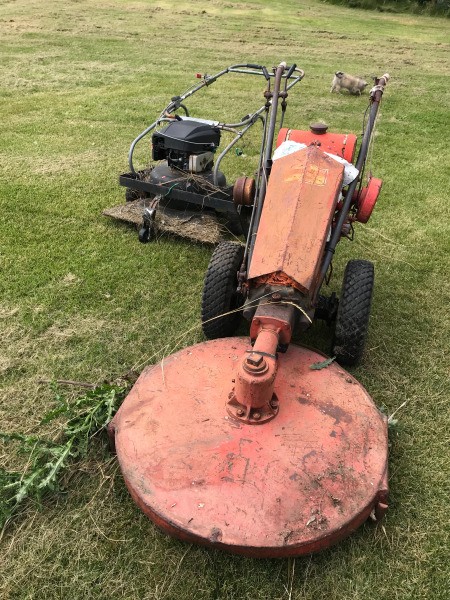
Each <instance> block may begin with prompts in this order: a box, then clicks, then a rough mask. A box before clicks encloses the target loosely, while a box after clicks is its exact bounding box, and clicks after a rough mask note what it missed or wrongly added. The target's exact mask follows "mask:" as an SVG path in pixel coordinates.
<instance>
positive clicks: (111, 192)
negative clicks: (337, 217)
mask: <svg viewBox="0 0 450 600" xmlns="http://www.w3.org/2000/svg"><path fill="white" fill-rule="evenodd" d="M449 36H450V26H449V24H448V22H447V21H446V20H444V19H437V18H431V17H419V16H414V15H392V14H386V13H371V12H368V11H357V10H350V9H346V8H341V7H338V6H332V5H325V4H322V3H319V2H315V1H314V0H306V1H305V2H297V1H295V0H284V1H283V2H275V1H271V2H269V1H268V0H266V1H264V0H259V1H256V0H255V1H253V2H233V1H228V0H210V1H209V2H207V1H206V0H198V1H196V2H178V3H169V2H166V1H161V2H159V1H156V2H150V1H141V2H138V1H136V2H131V1H127V0H116V1H113V0H109V1H99V2H98V1H95V2H94V0H80V1H75V0H73V1H67V2H64V3H63V2H57V1H56V0H49V1H47V2H45V3H43V2H37V0H17V1H15V2H13V1H12V0H11V1H7V0H4V1H3V2H1V3H0V52H1V54H2V61H1V62H0V75H1V80H2V87H1V90H0V96H1V114H2V117H3V119H2V131H1V136H0V164H1V165H2V168H1V172H0V185H1V197H0V210H1V215H2V218H1V244H0V273H1V277H0V291H1V295H0V377H1V382H2V385H1V391H0V423H1V429H2V430H4V431H21V432H24V433H27V434H35V433H39V431H40V426H39V422H40V420H41V418H42V416H43V415H44V414H45V412H46V411H47V410H48V409H49V407H50V406H51V402H52V392H51V390H50V389H49V387H48V386H45V385H42V384H38V383H37V382H38V380H39V379H49V378H54V379H59V378H62V379H77V380H85V381H91V382H99V381H102V380H104V379H112V378H114V377H115V376H118V375H121V374H123V373H124V372H126V371H127V370H128V369H129V368H131V367H133V366H136V365H139V366H142V365H143V364H145V363H146V362H148V361H149V360H150V361H154V360H156V359H157V358H160V357H161V356H162V355H163V354H164V349H165V348H166V346H167V345H169V348H174V347H175V346H176V342H177V338H178V336H179V335H180V334H181V333H183V332H185V331H186V330H188V329H189V328H191V327H193V326H194V325H195V324H197V323H198V322H199V304H200V295H201V289H202V280H203V275H204V271H205V269H206V266H207V263H208V260H209V256H210V249H208V248H207V247H200V246H195V245H193V244H189V243H187V242H184V241H180V240H175V239H169V238H164V237H162V238H160V239H159V240H158V241H157V242H156V243H154V244H151V245H146V246H143V245H140V244H138V242H137V236H136V233H135V232H134V231H133V230H132V229H130V228H128V227H126V226H123V225H120V224H116V223H114V222H111V221H109V220H107V219H105V218H104V217H102V216H101V211H102V209H103V208H106V207H108V206H112V205H114V204H117V203H119V202H120V201H121V200H122V198H123V191H122V190H121V189H119V187H118V185H117V175H118V174H119V173H120V172H123V171H125V170H126V169H127V164H126V154H127V151H128V147H129V144H130V142H131V140H132V139H133V137H134V136H135V135H136V134H137V133H139V132H140V131H141V130H142V129H143V128H144V127H145V126H146V125H147V124H148V123H149V122H151V121H152V120H153V119H154V117H155V116H156V114H157V113H158V112H159V110H160V109H161V108H162V106H163V105H164V104H165V102H166V101H167V100H168V99H169V98H170V96H171V95H173V94H175V93H179V92H181V91H183V90H184V89H185V88H186V87H188V85H190V84H191V83H192V82H193V81H194V74H195V73H196V72H197V71H201V72H209V73H212V72H215V71H216V70H219V69H220V68H222V67H223V66H226V65H228V64H232V63H234V62H240V61H247V60H249V61H251V62H256V61H257V62H261V63H262V64H267V65H269V66H271V65H273V64H277V63H278V62H279V61H280V60H283V59H284V60H286V61H288V62H292V61H295V62H297V63H298V64H299V65H300V66H301V67H302V68H304V69H305V71H306V74H307V75H306V77H305V80H304V82H302V83H301V84H300V85H299V86H298V87H297V88H296V89H295V90H294V91H293V92H292V93H291V95H290V97H289V105H288V113H287V116H286V125H288V126H293V127H298V128H302V127H303V128H304V127H306V126H307V125H308V123H309V122H311V121H314V120H318V119H324V120H326V121H327V122H328V123H329V124H330V126H331V129H332V130H335V131H340V130H342V131H346V130H348V131H353V132H356V133H359V132H360V130H361V121H362V114H363V112H364V109H365V106H366V102H367V101H366V98H367V96H366V97H362V98H357V97H349V96H347V95H340V96H338V95H333V96H331V95H330V94H329V88H330V84H331V79H332V75H333V73H334V71H336V70H338V69H342V70H345V71H348V72H350V73H354V74H360V75H362V76H365V77H369V76H370V75H371V74H382V73H383V72H385V71H389V72H390V74H391V76H392V80H391V82H390V83H389V85H388V88H387V91H386V94H385V99H384V103H383V105H382V108H381V114H380V119H379V122H378V132H377V137H376V144H375V148H374V156H373V164H372V169H373V172H374V174H375V175H376V176H378V177H381V178H383V180H384V187H383V194H382V198H381V199H380V201H379V203H378V205H377V209H376V211H375V213H374V215H373V217H372V219H371V221H370V222H369V224H368V225H367V226H360V227H358V230H357V235H356V239H355V242H354V244H349V243H347V242H343V243H342V244H341V246H340V247H339V251H338V253H337V256H336V260H335V265H334V267H335V268H334V271H335V278H334V280H333V283H332V289H336V290H338V289H339V285H340V280H341V277H342V273H343V270H344V267H345V263H346V261H347V260H348V259H349V258H351V257H354V258H366V259H370V260H373V261H374V263H375V266H376V277H377V279H376V294H375V298H374V305H373V318H372V320H371V328H370V337H369V344H368V352H367V357H366V360H365V362H364V363H363V365H361V366H360V367H359V368H358V369H355V370H354V374H355V376H356V377H357V378H358V379H359V380H360V381H361V382H362V383H363V384H364V385H365V386H366V387H367V389H368V390H369V392H370V393H371V395H372V396H373V398H374V400H375V402H376V403H377V404H378V405H380V406H384V407H385V409H386V410H387V411H388V412H389V413H392V412H393V411H394V410H395V409H396V408H397V407H398V406H400V405H401V404H402V403H403V402H405V401H407V404H406V405H405V406H404V408H402V410H400V411H399V413H398V414H397V417H398V419H399V422H400V423H399V428H398V430H397V431H396V433H395V435H394V436H393V437H392V444H391V449H390V486H391V504H390V509H389V512H388V515H387V517H386V519H385V521H384V523H383V526H382V527H379V528H377V529H375V528H373V527H371V526H369V525H367V526H364V527H363V528H361V529H360V530H359V531H358V532H356V533H355V534H354V535H353V536H351V537H350V538H349V539H348V540H346V541H344V542H343V543H341V544H339V545H338V546H336V547H334V548H332V549H330V550H328V551H326V552H323V553H322V554H319V555H315V556H312V557H308V558H302V559H297V560H295V561H293V560H290V561H288V560H263V561H260V560H251V559H244V558H240V557H235V556H230V555H227V554H223V553H219V552H215V551H210V550H206V549H203V548H199V547H196V546H189V545H186V544H183V543H181V542H178V541H174V540H172V539H170V538H168V537H166V536H165V535H164V534H162V533H160V532H159V531H158V530H156V528H155V527H154V526H153V525H152V524H151V523H150V522H149V521H148V520H147V519H146V518H145V517H143V516H142V515H141V514H140V512H139V511H138V509H137V508H136V507H135V506H134V504H133V503H132V501H131V499H130V498H129V496H128V494H127V492H126V490H125V487H124V485H123V483H122V479H121V477H120V474H119V473H118V470H117V466H116V464H115V461H114V460H109V459H108V458H107V456H106V455H105V453H104V452H103V451H102V450H101V449H99V451H98V454H96V455H93V456H92V458H91V459H90V460H87V461H83V462H80V464H79V465H78V467H79V468H78V470H77V471H76V472H74V473H73V475H72V477H71V478H70V480H69V482H68V485H67V490H68V493H67V494H65V495H61V496H58V497H56V498H54V499H49V500H48V501H46V502H45V503H44V506H43V508H42V510H40V511H37V510H36V509H35V507H34V506H31V505H30V506H29V507H28V509H27V512H26V514H24V515H22V516H21V517H20V518H18V519H17V520H16V521H15V522H14V523H13V524H12V526H10V528H9V529H8V530H7V531H5V532H3V535H2V539H1V544H2V549H1V556H2V560H1V561H0V596H1V597H2V598H8V599H9V598H14V599H15V598H45V599H46V600H50V599H51V598H71V599H72V598H73V599H78V598H80V599H81V598H83V599H85V598H105V599H106V598H107V599H112V598H145V599H162V598H165V599H169V600H170V599H174V600H175V599H177V600H182V599H187V598H195V599H205V600H206V599H211V600H212V599H221V600H225V599H227V600H228V599H230V600H231V599H233V600H240V599H248V600H250V599H251V600H256V599H269V598H270V599H281V598H283V599H287V598H293V599H298V600H300V599H308V600H309V599H311V600H312V599H314V600H316V599H318V598H324V599H327V600H331V599H335V598H336V599H337V598H339V599H341V598H343V599H346V600H348V599H351V600H353V599H355V600H356V599H358V600H359V599H361V600H362V599H364V600H372V599H377V600H378V599H389V600H391V599H392V600H393V599H396V600H397V599H398V600H403V599H411V600H412V599H414V600H422V599H423V600H425V599H427V600H428V599H440V598H442V599H444V598H447V597H448V595H447V594H448V581H449V575H450V574H449V567H448V565H449V558H450V557H449V552H448V548H449V525H450V519H449V516H448V515H449V506H448V498H449V484H448V481H449V480H450V477H449V458H448V443H447V441H448V428H449V411H448V398H449V395H450V386H449V377H448V375H449V373H448V350H449V347H448V339H449V333H450V331H449V324H450V319H449V313H448V306H449V300H450V290H449V284H448V282H449V279H450V273H449V250H450V231H449V225H448V224H449V217H450V215H449V212H450V211H449V202H448V198H449V179H450V178H449V176H450V172H449V165H450V156H449V150H448V140H447V136H446V133H445V131H446V126H448V105H449V89H450V86H449V73H450V65H449V48H450V44H449V39H450V37H449ZM228 81H229V86H228V87H227V86H226V85H222V86H221V85H220V84H219V83H218V84H217V85H216V86H212V87H211V89H208V90H207V92H206V95H205V96H204V97H203V99H202V98H200V99H199V100H196V101H194V100H193V102H192V103H190V105H189V106H190V107H192V111H193V114H194V115H199V116H205V117H208V116H210V117H218V116H220V117H221V118H223V119H227V118H235V117H236V116H239V117H240V116H242V115H243V114H246V113H247V112H248V111H249V110H250V108H252V107H257V106H260V105H261V104H262V102H263V99H262V95H261V93H262V85H261V83H260V82H259V81H256V82H255V81H253V80H251V79H250V81H247V80H245V81H244V80H243V79H242V78H239V77H237V78H232V77H230V79H229V80H228ZM206 99H207V102H206ZM252 141H253V140H250V141H249V142H247V143H246V144H245V154H246V157H245V158H238V157H234V158H233V159H230V161H229V162H228V163H227V165H226V166H225V170H226V173H227V176H228V177H229V179H230V180H233V179H234V178H235V177H237V176H238V175H240V174H243V173H245V174H251V172H252V169H253V168H254V164H255V157H256V147H255V145H253V147H252V144H251V142H252ZM137 158H138V162H139V161H140V163H141V164H144V163H145V161H146V160H148V146H147V145H145V144H143V145H142V148H141V150H140V151H139V152H138V154H137ZM325 334H326V328H325V327H322V326H321V325H317V326H316V327H315V328H314V330H313V331H312V332H310V333H309V334H308V336H307V341H308V343H317V344H318V345H319V346H321V347H322V348H324V349H326V342H325V338H326V335H325ZM201 339H202V337H201V333H200V331H199V330H196V329H194V330H193V331H191V332H190V333H189V334H188V335H187V336H186V338H185V339H184V340H183V345H188V344H190V343H194V342H196V341H200V340H201ZM151 357H153V358H151ZM446 436H447V437H446ZM446 440H447V441H446ZM0 453H1V455H2V463H3V464H4V465H6V466H9V465H11V466H17V463H18V461H19V457H17V456H15V455H14V454H11V453H10V450H9V448H8V447H7V446H1V447H0Z"/></svg>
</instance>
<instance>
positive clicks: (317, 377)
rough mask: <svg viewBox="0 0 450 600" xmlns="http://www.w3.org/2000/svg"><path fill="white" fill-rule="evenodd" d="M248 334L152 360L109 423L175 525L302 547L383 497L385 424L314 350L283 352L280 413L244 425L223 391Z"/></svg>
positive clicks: (224, 537) (179, 529)
mask: <svg viewBox="0 0 450 600" xmlns="http://www.w3.org/2000/svg"><path fill="white" fill-rule="evenodd" d="M249 347H250V345H249V340H248V338H227V339H220V340H214V341H209V342H204V343H201V344H198V345H196V346H192V347H190V348H186V349H184V350H181V351H180V352H178V353H176V354H174V355H172V356H170V357H168V358H166V359H164V361H163V362H162V363H159V364H158V365H156V366H153V367H149V368H147V369H146V370H145V371H144V372H143V373H142V374H141V376H140V377H139V379H138V381H137V382H136V384H135V386H134V387H133V389H132V390H131V392H130V394H129V395H128V397H127V398H126V400H125V401H124V403H123V405H122V407H121V408H120V410H119V412H118V413H117V415H116V417H115V418H114V420H113V422H112V424H111V433H113V434H115V445H116V451H117V456H118V459H119V462H120V466H121V469H122V472H123V475H124V478H125V481H126V484H127V487H128V489H129V491H130V493H131V495H132V497H133V499H134V500H135V502H136V503H137V504H138V505H139V507H140V508H141V509H142V510H143V511H144V513H146V514H147V515H148V516H149V517H150V519H152V520H153V521H154V522H155V523H156V524H157V525H158V526H159V527H161V528H162V529H163V530H164V531H166V532H167V533H170V534H172V535H174V536H176V537H178V538H181V539H183V540H187V541H190V542H198V543H201V544H206V545H209V546H215V547H220V548H223V549H226V550H230V551H232V552H237V553H240V554H247V555H251V556H261V557H263V556H265V557H277V556H294V555H301V554H308V553H311V552H315V551H317V550H321V549H323V548H326V547H327V546H329V545H331V544H333V543H335V542H337V541H338V540H340V539H342V538H344V537H346V536H347V535H349V534H350V533H351V532H352V531H353V530H354V529H356V528H357V527H358V526H359V525H361V524H362V523H363V522H364V521H365V520H366V519H367V518H368V516H369V514H370V513H371V511H372V510H375V512H376V514H377V516H381V515H382V513H383V512H384V511H385V509H386V508H387V505H386V498H387V424H386V419H385V417H383V415H381V414H380V413H379V411H378V410H377V409H376V407H375V406H374V404H373V402H372V400H371V399H370V397H369V395H368V394H367V392H366V391H365V390H364V388H363V387H362V386H361V385H360V384H359V383H358V382H357V381H356V380H355V379H354V378H353V377H352V376H351V375H349V374H348V373H347V372H346V371H344V369H342V368H341V367H340V366H339V365H337V364H335V363H333V364H331V365H330V366H328V367H326V368H324V369H322V370H311V369H310V365H312V364H313V363H317V362H320V361H323V360H324V358H323V356H322V355H320V354H317V353H316V352H314V351H312V350H309V349H306V348H302V347H298V346H293V345H291V346H290V347H289V350H288V351H287V353H286V354H281V355H280V356H279V368H278V374H277V378H276V383H275V393H276V395H277V397H278V400H279V406H280V409H279V413H278V415H277V416H276V417H275V418H274V419H273V420H271V421H269V422H266V423H262V424H258V425H248V424H245V423H242V422H239V421H236V420H234V419H233V418H232V417H231V416H229V414H228V412H227V409H226V403H227V401H228V395H229V393H230V391H231V389H232V388H233V385H234V384H233V378H234V373H235V370H236V367H237V365H238V362H239V361H241V360H242V356H243V355H244V353H245V350H246V349H248V348H249Z"/></svg>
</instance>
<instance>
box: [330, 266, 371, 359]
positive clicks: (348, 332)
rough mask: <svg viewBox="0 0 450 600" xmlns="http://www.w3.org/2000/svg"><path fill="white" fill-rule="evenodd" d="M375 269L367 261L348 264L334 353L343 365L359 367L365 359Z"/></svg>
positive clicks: (338, 315)
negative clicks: (363, 357) (363, 356)
mask: <svg viewBox="0 0 450 600" xmlns="http://www.w3.org/2000/svg"><path fill="white" fill-rule="evenodd" d="M373 284H374V267H373V264H372V263H371V262H369V261H367V260H351V261H349V262H348V263H347V267H346V268H345V273H344V281H343V283H342V294H341V299H340V301H339V308H338V312H337V317H336V329H335V335H334V341H333V348H332V353H333V354H334V356H336V360H337V362H338V363H340V364H342V365H349V366H352V365H356V364H358V363H359V361H360V360H361V358H362V355H363V352H364V346H365V343H366V338H367V331H368V329H369V318H370V307H371V304H372V294H373Z"/></svg>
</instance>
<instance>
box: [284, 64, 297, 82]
mask: <svg viewBox="0 0 450 600" xmlns="http://www.w3.org/2000/svg"><path fill="white" fill-rule="evenodd" d="M296 68H297V65H296V64H295V63H294V64H293V65H292V66H291V67H289V71H288V72H287V73H286V79H289V77H290V76H291V75H292V73H293V72H294V71H295V69H296Z"/></svg>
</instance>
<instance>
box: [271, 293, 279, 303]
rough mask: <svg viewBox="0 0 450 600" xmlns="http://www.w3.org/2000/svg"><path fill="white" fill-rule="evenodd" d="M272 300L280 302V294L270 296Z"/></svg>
mask: <svg viewBox="0 0 450 600" xmlns="http://www.w3.org/2000/svg"><path fill="white" fill-rule="evenodd" d="M272 300H276V301H277V302H278V301H279V300H281V294H280V292H275V293H274V294H272Z"/></svg>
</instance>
